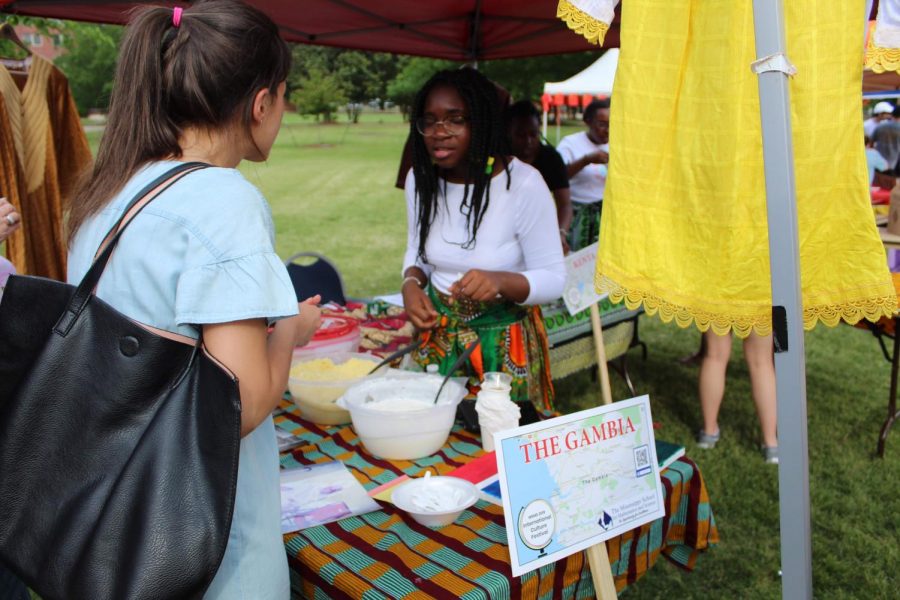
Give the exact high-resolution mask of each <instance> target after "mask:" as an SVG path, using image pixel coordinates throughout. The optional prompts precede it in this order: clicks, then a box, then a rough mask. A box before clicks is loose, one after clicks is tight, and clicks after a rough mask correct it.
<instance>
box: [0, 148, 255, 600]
mask: <svg viewBox="0 0 900 600" xmlns="http://www.w3.org/2000/svg"><path fill="white" fill-rule="evenodd" d="M204 166H205V165H202V164H199V163H188V164H183V165H179V166H178V167H176V168H174V169H172V170H170V171H169V172H167V173H166V174H164V175H163V176H161V177H160V178H159V179H157V180H156V181H154V182H153V183H151V184H150V185H148V186H147V187H146V188H145V189H144V190H143V191H142V192H141V193H140V194H138V196H137V197H136V198H135V199H134V200H133V201H132V204H131V205H130V209H129V210H127V211H126V213H125V215H123V217H122V220H120V222H119V223H117V224H116V227H114V228H113V230H112V231H110V234H109V235H108V236H107V240H108V243H107V244H106V246H105V248H103V251H102V252H101V253H100V254H99V256H98V257H97V258H96V260H95V261H94V264H93V265H92V266H91V268H90V270H89V271H88V272H87V274H86V275H85V277H84V279H83V280H82V281H81V283H80V284H79V285H78V287H77V288H76V287H73V286H71V285H67V284H64V283H60V282H57V281H52V280H48V279H43V278H38V277H24V276H13V277H11V278H10V279H9V281H8V283H7V287H6V291H5V293H4V295H3V298H2V301H0V562H2V563H3V564H5V565H6V566H7V567H8V568H9V569H10V570H12V571H13V572H14V573H15V574H17V575H18V576H19V577H21V578H22V579H23V580H24V581H25V582H26V583H27V584H28V585H29V586H30V587H31V588H32V589H34V590H35V591H36V592H38V593H39V594H40V595H41V596H42V597H43V598H44V599H45V600H56V599H59V600H78V599H82V598H84V599H90V600H102V599H106V598H110V599H116V600H121V599H132V598H133V599H139V598H196V597H200V596H202V594H203V592H204V590H206V588H207V587H208V586H209V584H210V582H211V581H212V578H213V576H214V575H215V573H216V570H217V569H218V567H219V564H220V562H221V560H222V556H223V555H224V553H225V545H226V543H227V541H228V532H229V529H230V527H231V517H232V512H233V510H234V495H235V485H236V482H237V467H238V453H239V449H240V412H241V404H240V396H239V393H238V385H237V380H236V379H235V378H234V376H233V375H231V374H229V373H228V372H226V371H225V370H224V369H223V368H222V367H220V366H219V365H218V364H217V363H216V362H215V361H214V360H213V359H212V358H211V357H209V356H208V355H206V354H205V353H204V350H203V348H202V345H201V343H200V341H199V340H198V341H197V343H196V344H195V345H189V344H185V343H182V342H179V341H173V340H172V339H169V338H167V337H164V336H161V335H157V334H156V333H154V332H152V331H150V330H148V329H147V328H145V327H143V326H142V325H140V324H138V323H135V322H134V321H132V320H130V319H128V318H127V317H126V316H124V315H122V314H121V313H119V312H117V311H116V310H115V309H113V308H112V307H111V306H109V305H108V304H106V303H105V302H103V301H102V300H100V299H99V298H97V297H96V296H94V295H93V291H94V289H95V288H96V286H97V282H98V281H99V279H100V275H101V274H102V272H103V269H104V267H105V266H106V263H107V261H108V260H109V258H110V255H111V253H112V251H113V249H114V248H115V246H116V243H117V242H118V239H119V236H120V235H121V233H122V231H124V229H125V227H126V226H127V224H128V222H129V221H130V218H133V217H134V215H135V214H137V212H139V211H140V208H142V207H143V206H144V205H146V203H148V202H149V201H150V200H152V199H153V198H155V197H157V196H158V195H159V194H160V193H163V192H164V191H165V190H166V189H167V188H168V187H169V186H171V185H172V184H174V183H175V182H176V181H177V180H178V179H180V178H181V177H184V176H185V175H187V174H189V173H190V172H192V171H194V170H196V169H199V168H203V167H204ZM152 245H153V240H147V246H148V248H147V251H148V252H152V251H153V249H152Z"/></svg>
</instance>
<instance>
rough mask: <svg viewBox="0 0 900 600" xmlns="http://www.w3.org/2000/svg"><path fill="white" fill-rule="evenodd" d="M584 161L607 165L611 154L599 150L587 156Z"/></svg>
mask: <svg viewBox="0 0 900 600" xmlns="http://www.w3.org/2000/svg"><path fill="white" fill-rule="evenodd" d="M584 160H585V161H586V162H587V163H589V164H595V165H605V164H606V163H608V162H609V153H607V152H604V151H603V150H597V151H596V152H591V153H590V154H588V155H587V156H585V157H584Z"/></svg>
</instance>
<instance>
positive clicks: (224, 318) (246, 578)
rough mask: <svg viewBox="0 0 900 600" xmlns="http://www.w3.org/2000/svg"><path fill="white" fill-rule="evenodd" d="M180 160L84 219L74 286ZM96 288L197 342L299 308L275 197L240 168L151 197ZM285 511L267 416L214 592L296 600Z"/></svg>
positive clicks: (149, 173)
mask: <svg viewBox="0 0 900 600" xmlns="http://www.w3.org/2000/svg"><path fill="white" fill-rule="evenodd" d="M175 164H177V163H174V162H159V163H153V164H151V165H149V166H148V167H145V168H144V169H143V170H141V171H140V172H139V173H138V174H137V175H135V177H133V178H132V180H131V181H130V182H129V183H128V184H127V185H126V186H125V188H124V189H123V190H122V192H121V193H120V194H119V195H118V196H116V197H115V198H114V199H113V200H112V201H111V202H110V203H109V204H108V205H107V206H106V208H104V209H103V211H102V212H100V213H98V214H97V215H95V216H94V217H92V218H91V219H90V220H88V221H87V222H86V223H85V224H84V225H83V226H82V227H81V229H80V230H79V232H78V235H77V236H76V238H75V240H74V243H73V244H72V246H71V249H70V251H69V267H68V279H69V282H70V283H78V282H79V281H81V279H82V277H84V274H85V273H86V272H87V270H88V268H89V267H90V265H91V262H92V260H93V257H94V254H95V252H96V251H97V248H98V246H99V245H100V243H101V241H102V239H103V237H104V236H105V235H106V233H107V231H108V230H109V229H110V227H112V226H113V224H114V223H115V222H116V220H117V219H118V218H119V216H120V215H121V214H122V211H123V210H124V208H125V206H126V205H127V204H128V202H129V201H130V200H131V199H132V197H133V196H134V195H135V194H136V193H137V192H139V191H140V190H141V189H142V188H143V187H144V186H145V185H146V184H148V183H149V182H151V181H152V180H153V179H155V178H156V177H157V176H159V175H161V174H162V173H164V172H165V171H166V170H167V169H168V168H171V167H172V166H174V165H175ZM97 295H98V296H99V297H100V298H102V299H103V300H104V301H106V302H108V303H109V304H111V305H112V306H113V307H114V308H116V309H117V310H118V311H120V312H122V313H124V314H125V315H127V316H128V317H130V318H132V319H134V320H136V321H139V322H141V323H145V324H147V325H151V326H153V327H157V328H159V329H164V330H166V331H172V332H175V333H180V334H183V335H187V336H190V337H193V338H195V339H196V337H197V330H196V328H195V327H193V325H199V324H204V323H226V322H230V321H237V320H241V319H249V318H257V317H260V318H267V319H278V318H282V317H287V316H290V315H295V314H297V299H296V296H295V294H294V288H293V286H292V285H291V281H290V278H289V277H288V274H287V271H286V269H285V267H284V265H283V264H282V262H281V260H280V259H279V258H278V256H277V255H276V254H275V250H274V227H273V225H272V217H271V214H270V211H269V207H268V204H267V203H266V201H265V199H264V198H263V197H262V195H261V194H260V193H259V191H258V190H257V189H256V188H255V187H254V186H253V185H252V184H250V182H248V181H247V180H246V179H244V177H243V176H242V175H241V174H240V173H239V172H238V171H237V170H234V169H222V168H207V169H203V170H201V171H197V172H195V173H191V174H189V175H187V176H186V177H184V179H182V180H181V181H179V182H178V183H176V184H174V185H173V186H172V187H171V188H169V189H168V190H166V191H165V192H164V193H163V194H162V195H161V196H160V197H159V198H157V199H156V200H154V201H153V202H151V203H150V204H149V205H148V206H147V207H146V208H145V209H144V210H143V211H142V212H141V213H140V214H139V215H138V216H137V217H136V218H135V220H134V221H133V222H132V223H131V225H129V226H128V229H126V231H125V233H124V234H123V235H122V238H121V240H120V241H119V244H118V246H117V247H116V249H115V252H114V253H113V256H112V258H111V260H110V261H109V264H108V265H107V267H106V270H105V271H104V273H103V276H102V277H101V279H100V285H99V286H98V289H97ZM173 510H177V509H176V508H175V507H173ZM280 512H281V507H280V492H279V475H278V448H277V445H276V441H275V430H274V425H273V423H272V418H271V417H268V418H266V420H265V421H263V423H262V424H261V425H260V426H259V427H257V428H256V429H255V430H254V431H253V432H252V433H250V434H249V435H248V436H246V437H245V438H244V439H243V440H242V441H241V453H240V464H239V467H238V484H237V497H236V501H235V511H234V520H233V522H232V525H231V532H230V535H229V538H228V547H227V549H226V551H225V558H224V560H223V561H222V565H221V567H220V568H219V571H218V573H217V574H216V577H215V579H214V580H213V583H212V585H211V586H210V588H209V590H208V591H207V594H206V596H205V598H215V599H221V600H232V599H253V600H269V599H272V600H285V599H287V598H288V597H289V595H290V584H289V581H288V568H287V556H286V554H285V549H284V544H283V542H282V537H281V530H280V520H281V518H280Z"/></svg>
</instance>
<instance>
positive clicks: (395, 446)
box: [337, 373, 467, 460]
mask: <svg viewBox="0 0 900 600" xmlns="http://www.w3.org/2000/svg"><path fill="white" fill-rule="evenodd" d="M443 379H444V378H443V377H440V376H435V375H427V374H423V373H417V374H408V375H406V376H404V377H394V376H388V377H382V378H379V379H372V380H369V381H363V382H360V383H358V384H355V385H353V386H351V387H350V388H349V389H348V390H347V391H346V393H344V395H343V396H342V397H341V398H340V399H339V400H338V402H337V403H338V405H339V406H342V407H344V408H346V409H348V410H349V411H350V417H351V419H352V421H353V429H354V430H355V431H356V434H357V435H358V436H359V439H360V441H362V443H363V445H364V446H365V447H366V449H367V450H368V451H369V452H371V453H372V454H374V455H375V456H378V457H380V458H386V459H389V460H415V459H417V458H423V457H425V456H430V455H432V454H434V453H435V452H437V451H438V450H439V449H440V448H441V446H443V445H444V442H446V441H447V437H448V436H449V435H450V430H451V429H452V428H453V422H454V419H455V417H456V406H457V405H458V404H459V403H460V401H461V400H462V399H463V398H464V397H465V395H466V393H467V390H466V387H465V386H464V385H462V384H461V383H459V382H458V381H454V380H452V379H451V380H449V381H447V385H445V386H444V389H443V390H442V391H441V396H440V398H439V399H438V402H437V403H436V404H435V402H434V397H435V395H436V394H437V391H438V388H439V387H440V386H441V382H442V381H443Z"/></svg>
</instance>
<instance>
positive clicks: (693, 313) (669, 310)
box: [594, 273, 897, 338]
mask: <svg viewBox="0 0 900 600" xmlns="http://www.w3.org/2000/svg"><path fill="white" fill-rule="evenodd" d="M594 285H595V286H596V288H597V291H598V292H600V293H604V292H609V298H610V300H612V301H613V302H622V301H624V302H625V306H627V307H628V309H629V310H635V309H637V308H638V307H639V306H641V304H643V305H644V310H646V311H647V314H648V315H651V316H652V315H655V314H659V318H660V319H661V320H662V321H663V322H665V323H669V322H671V321H673V320H674V321H675V324H676V325H678V326H679V327H681V328H683V329H686V328H688V327H690V326H691V325H692V324H696V326H697V328H698V329H699V330H700V331H706V330H708V329H710V328H712V330H713V332H715V333H716V334H718V335H727V334H728V333H729V332H731V331H733V332H734V333H735V335H737V336H738V337H740V338H745V337H747V336H748V335H750V332H751V331H755V332H756V333H757V334H758V335H769V334H770V333H772V313H771V311H770V310H767V311H765V312H764V313H760V314H757V315H726V314H720V313H711V312H707V311H703V310H698V309H696V308H688V307H686V306H681V305H678V304H674V303H671V302H668V301H666V300H664V299H663V298H660V297H658V296H655V295H653V294H649V293H646V292H644V291H641V290H636V289H628V288H626V287H623V286H621V285H619V284H618V283H616V282H615V281H613V280H612V279H610V278H609V277H607V276H605V275H601V274H599V273H597V275H596V277H595V279H594ZM896 310H897V296H896V294H892V295H890V296H876V297H872V298H866V299H864V300H858V301H854V302H847V303H844V304H839V305H823V306H811V307H807V308H805V309H804V310H803V328H804V329H807V330H809V329H812V328H813V327H815V326H816V323H818V322H819V321H821V322H822V323H824V324H825V325H827V326H829V327H834V326H836V325H837V324H838V323H840V321H842V320H843V321H847V322H848V323H851V324H852V323H856V322H857V321H859V320H861V319H868V320H869V321H877V320H878V319H880V318H881V317H890V316H892V315H893V314H894V312H895V311H896Z"/></svg>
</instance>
